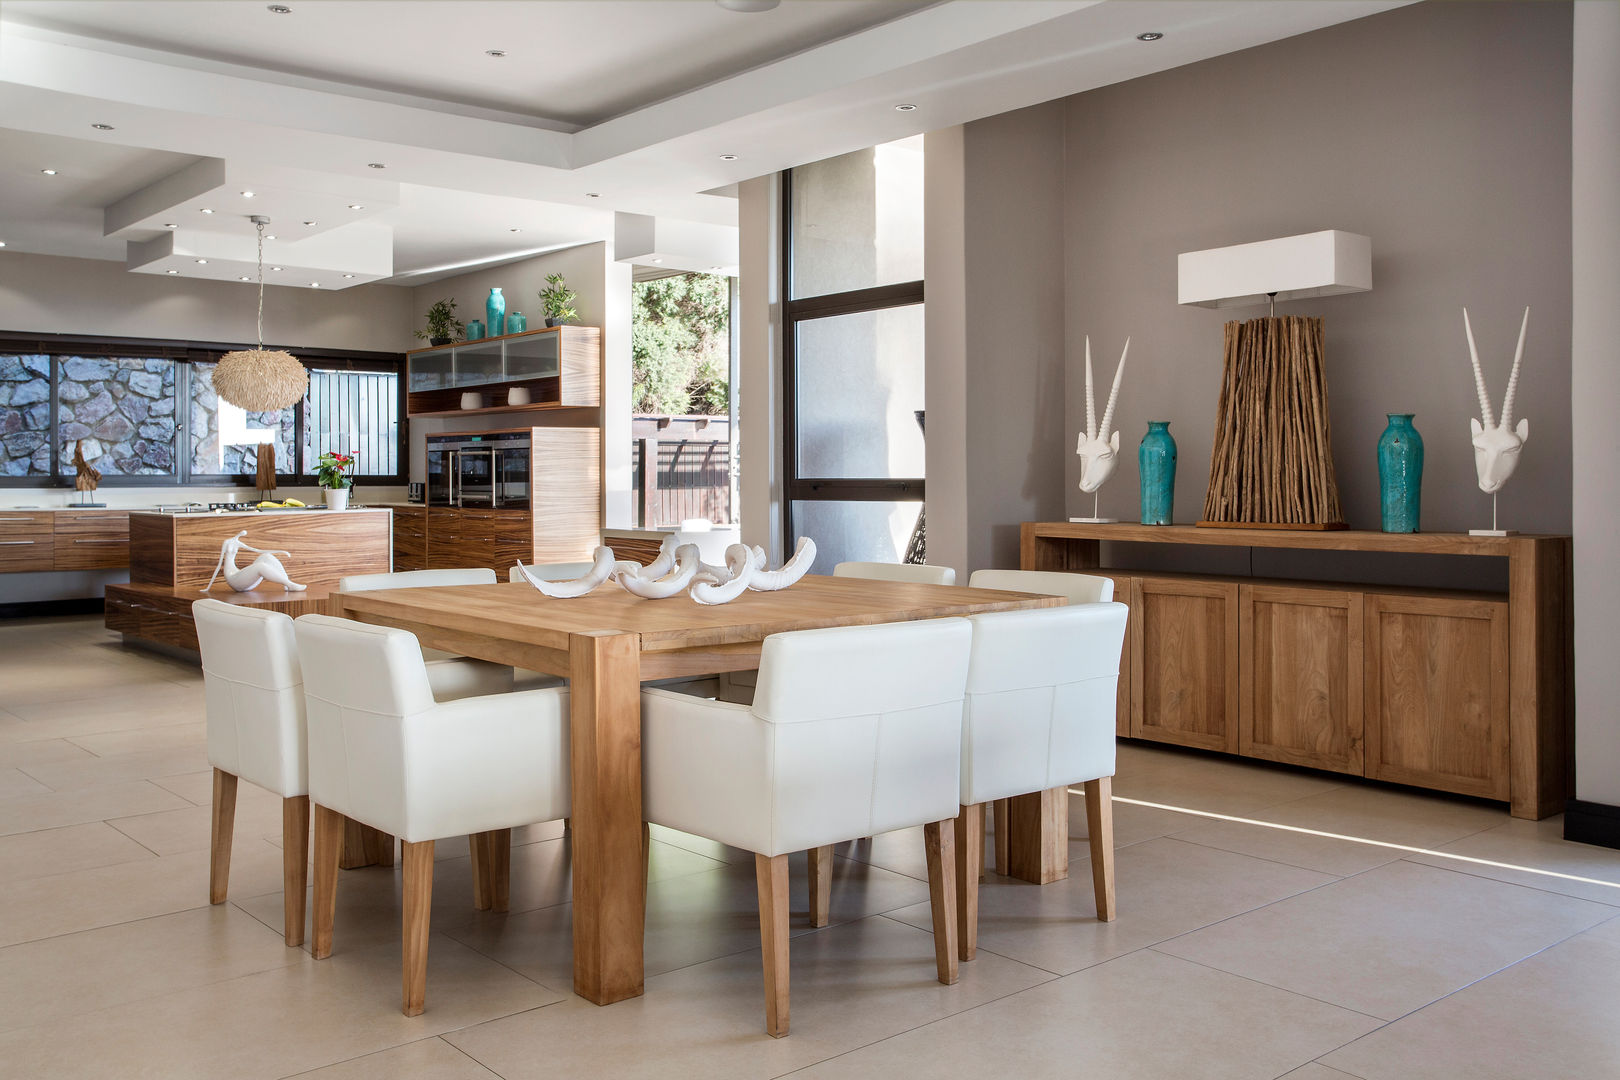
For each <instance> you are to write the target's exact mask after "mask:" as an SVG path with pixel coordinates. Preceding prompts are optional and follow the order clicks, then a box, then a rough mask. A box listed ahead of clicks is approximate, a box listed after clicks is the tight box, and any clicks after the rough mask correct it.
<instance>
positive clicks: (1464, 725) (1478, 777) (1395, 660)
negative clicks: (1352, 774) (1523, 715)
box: [1365, 593, 1509, 799]
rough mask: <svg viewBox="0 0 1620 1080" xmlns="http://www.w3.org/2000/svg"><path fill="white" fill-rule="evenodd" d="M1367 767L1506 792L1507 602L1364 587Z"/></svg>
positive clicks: (1434, 783)
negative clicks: (1404, 593)
mask: <svg viewBox="0 0 1620 1080" xmlns="http://www.w3.org/2000/svg"><path fill="white" fill-rule="evenodd" d="M1365 604H1366V607H1365V613H1366V628H1365V635H1366V637H1365V644H1366V657H1365V671H1366V691H1365V693H1366V699H1367V700H1366V706H1367V708H1366V755H1367V760H1366V770H1365V771H1366V775H1368V776H1371V777H1375V778H1377V779H1380V780H1393V781H1396V782H1398V783H1404V784H1417V785H1419V786H1422V787H1429V788H1439V789H1441V790H1444V791H1457V792H1462V793H1464V794H1468V795H1482V796H1485V797H1487V798H1493V799H1506V798H1507V797H1508V785H1509V771H1508V677H1509V672H1508V619H1507V615H1508V612H1507V604H1506V603H1502V602H1494V601H1488V600H1471V599H1453V598H1448V597H1424V596H1402V595H1390V594H1379V593H1369V594H1367V596H1366V601H1365Z"/></svg>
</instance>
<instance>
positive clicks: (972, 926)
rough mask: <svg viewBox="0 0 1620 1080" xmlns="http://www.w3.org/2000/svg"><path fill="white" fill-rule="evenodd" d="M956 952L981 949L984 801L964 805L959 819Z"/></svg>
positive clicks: (971, 953)
mask: <svg viewBox="0 0 1620 1080" xmlns="http://www.w3.org/2000/svg"><path fill="white" fill-rule="evenodd" d="M956 834H957V835H956V955H957V956H959V957H960V958H962V959H963V960H972V959H973V957H974V956H976V955H977V954H978V951H979V874H980V873H981V872H982V871H983V870H984V803H977V804H975V805H973V806H964V807H962V813H961V814H960V815H959V816H958V817H957V819H956Z"/></svg>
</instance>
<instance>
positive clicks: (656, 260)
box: [653, 259, 664, 266]
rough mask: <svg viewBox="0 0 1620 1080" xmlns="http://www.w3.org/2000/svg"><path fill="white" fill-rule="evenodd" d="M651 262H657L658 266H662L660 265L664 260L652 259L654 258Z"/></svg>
mask: <svg viewBox="0 0 1620 1080" xmlns="http://www.w3.org/2000/svg"><path fill="white" fill-rule="evenodd" d="M653 262H655V263H657V264H658V265H660V266H662V265H663V263H664V260H663V259H654V260H653Z"/></svg>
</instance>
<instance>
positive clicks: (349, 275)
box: [343, 274, 354, 277]
mask: <svg viewBox="0 0 1620 1080" xmlns="http://www.w3.org/2000/svg"><path fill="white" fill-rule="evenodd" d="M343 276H344V277H354V275H353V274H344V275H343Z"/></svg>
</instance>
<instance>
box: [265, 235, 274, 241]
mask: <svg viewBox="0 0 1620 1080" xmlns="http://www.w3.org/2000/svg"><path fill="white" fill-rule="evenodd" d="M265 239H266V240H274V239H275V237H274V236H266V237H265Z"/></svg>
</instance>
